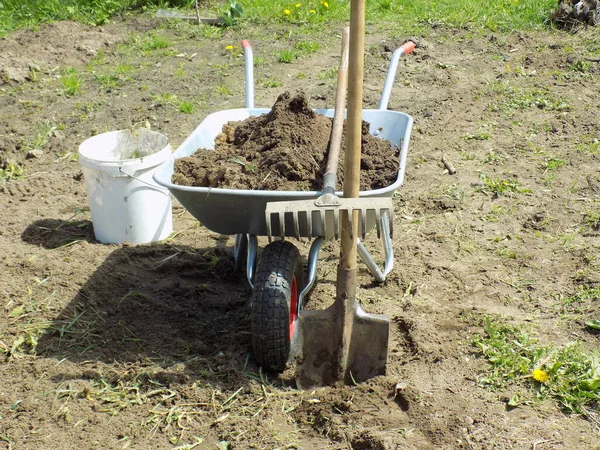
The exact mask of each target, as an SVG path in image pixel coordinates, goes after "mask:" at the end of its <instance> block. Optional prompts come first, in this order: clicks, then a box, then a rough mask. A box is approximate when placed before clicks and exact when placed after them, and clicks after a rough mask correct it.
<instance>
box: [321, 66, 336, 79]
mask: <svg viewBox="0 0 600 450" xmlns="http://www.w3.org/2000/svg"><path fill="white" fill-rule="evenodd" d="M337 73H338V70H337V69H336V68H335V67H330V68H329V69H324V70H321V71H320V72H319V73H318V74H317V79H319V80H328V81H333V80H336V79H337Z"/></svg>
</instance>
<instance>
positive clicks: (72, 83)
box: [60, 67, 83, 97]
mask: <svg viewBox="0 0 600 450" xmlns="http://www.w3.org/2000/svg"><path fill="white" fill-rule="evenodd" d="M60 83H61V86H62V93H63V94H64V95H66V96H67V97H73V96H74V95H76V94H77V93H78V92H79V90H80V89H81V87H82V86H83V77H82V76H81V74H80V73H79V72H78V71H77V69H75V68H73V67H67V68H66V69H63V71H62V74H61V77H60Z"/></svg>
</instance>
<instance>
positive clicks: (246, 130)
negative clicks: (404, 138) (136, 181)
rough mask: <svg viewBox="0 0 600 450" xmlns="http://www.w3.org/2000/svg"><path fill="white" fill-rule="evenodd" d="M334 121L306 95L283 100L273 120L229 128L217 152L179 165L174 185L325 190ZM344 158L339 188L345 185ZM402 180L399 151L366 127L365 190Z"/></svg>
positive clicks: (262, 119) (266, 117)
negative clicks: (324, 178) (311, 104)
mask: <svg viewBox="0 0 600 450" xmlns="http://www.w3.org/2000/svg"><path fill="white" fill-rule="evenodd" d="M331 125H332V120H331V119H330V118H328V117H325V116H323V115H321V114H317V113H316V112H314V111H313V110H312V109H310V108H309V106H308V100H307V98H306V96H305V95H304V94H297V95H295V96H291V95H290V94H289V92H285V93H283V94H281V95H280V96H279V98H278V99H277V101H276V102H275V104H274V105H273V108H272V109H271V111H270V112H269V113H268V114H264V115H262V116H258V117H249V118H248V119H246V120H244V121H241V122H229V123H227V124H226V125H225V126H224V127H223V132H222V133H221V134H220V135H219V136H217V139H216V143H215V151H214V152H213V151H206V150H205V149H200V150H199V151H198V152H196V153H195V154H194V155H192V156H189V157H186V158H181V159H178V160H177V161H175V173H174V175H173V182H174V183H176V184H181V185H185V186H204V187H222V188H233V189H264V190H279V191H305V190H321V189H322V188H323V173H324V172H325V167H326V165H327V151H328V146H329V136H330V134H331ZM343 161H344V157H343V155H342V156H341V157H340V164H339V168H338V184H339V186H341V184H342V183H343V179H344V170H343ZM397 174H398V157H397V150H395V149H393V148H392V146H391V144H390V143H389V142H388V141H384V140H382V139H378V138H376V137H374V136H372V135H371V134H369V124H368V123H366V122H363V128H362V160H361V190H369V189H378V188H382V187H386V186H389V185H390V184H392V183H393V182H394V181H395V179H396V176H397Z"/></svg>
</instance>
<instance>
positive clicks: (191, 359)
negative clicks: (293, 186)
mask: <svg viewBox="0 0 600 450" xmlns="http://www.w3.org/2000/svg"><path fill="white" fill-rule="evenodd" d="M22 238H23V240H24V241H26V242H28V243H31V244H35V245H42V246H43V247H45V248H50V249H51V248H58V247H60V246H64V245H67V244H69V243H71V242H74V241H77V240H80V239H82V240H87V241H89V242H96V241H95V240H94V238H93V230H92V227H91V226H90V223H89V222H86V221H81V222H70V223H64V222H62V221H59V220H42V221H37V222H35V223H33V224H31V225H30V226H29V227H28V228H27V229H26V230H25V231H24V232H23V234H22ZM249 297H250V288H249V286H248V283H247V281H246V280H245V279H244V278H243V276H241V275H239V274H237V273H235V271H234V266H233V261H232V250H231V249H230V248H190V247H183V246H176V245H173V244H168V243H154V244H148V245H140V246H132V247H126V246H122V247H119V248H117V249H116V250H115V251H114V252H112V253H111V254H110V255H109V256H108V258H106V260H105V261H104V262H103V263H102V264H101V265H100V266H99V267H98V268H97V270H96V271H95V272H94V273H93V274H92V275H91V276H90V278H89V279H88V280H87V281H86V283H85V284H84V285H83V286H82V287H81V289H80V290H79V292H78V294H77V295H76V296H75V297H74V298H73V299H72V300H71V301H70V303H69V304H68V305H67V307H65V308H64V309H63V311H62V312H61V313H60V314H59V315H58V316H57V317H56V318H54V320H52V321H51V323H50V325H49V327H48V328H47V330H48V332H47V333H46V334H44V335H43V336H42V337H41V338H40V340H39V342H38V345H37V354H38V355H40V356H45V357H51V358H56V359H59V360H60V359H63V358H66V359H67V360H69V361H73V362H84V361H87V362H89V361H94V362H95V361H98V362H104V363H109V364H112V363H115V362H116V363H120V364H124V365H127V364H132V363H134V364H135V363H137V364H152V365H158V366H160V367H162V368H165V369H166V368H168V367H171V366H174V365H181V364H183V367H184V370H183V373H184V374H186V375H189V376H191V377H192V378H196V377H202V378H204V379H207V380H212V381H220V382H225V383H227V381H233V380H231V379H230V378H231V377H242V376H243V373H242V372H243V371H244V370H246V367H247V365H248V364H249V356H248V355H249V354H250V345H251V339H250V316H249ZM250 364H252V362H251V361H250ZM253 369H254V370H256V368H255V367H253ZM170 372H172V371H170ZM227 384H228V383H227Z"/></svg>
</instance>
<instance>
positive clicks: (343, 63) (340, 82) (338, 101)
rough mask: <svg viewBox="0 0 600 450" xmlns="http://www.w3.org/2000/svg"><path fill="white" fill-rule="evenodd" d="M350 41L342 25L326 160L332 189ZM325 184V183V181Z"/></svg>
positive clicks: (343, 109)
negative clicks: (340, 47) (331, 180)
mask: <svg viewBox="0 0 600 450" xmlns="http://www.w3.org/2000/svg"><path fill="white" fill-rule="evenodd" d="M349 43H350V27H344V30H343V31H342V56H341V59H340V67H339V69H338V77H337V89H336V91H335V113H334V115H333V124H332V125H331V138H330V140H329V159H328V160H327V170H326V172H325V177H326V179H327V178H329V177H335V178H334V182H333V186H332V187H333V190H334V191H335V184H336V180H337V167H338V161H339V159H340V148H341V146H342V134H343V132H344V113H345V111H346V91H347V90H348V45H349ZM326 184H327V183H326Z"/></svg>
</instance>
